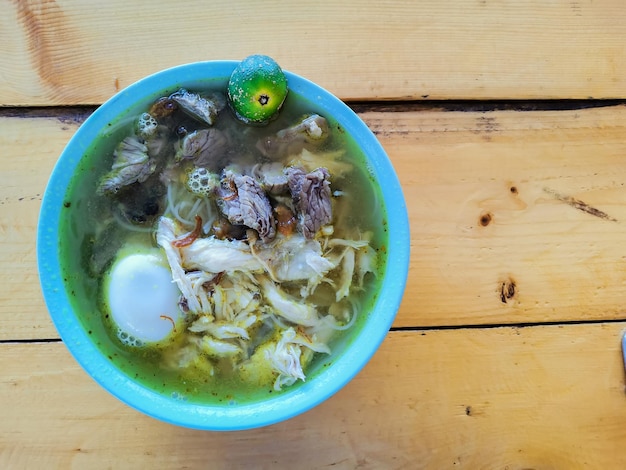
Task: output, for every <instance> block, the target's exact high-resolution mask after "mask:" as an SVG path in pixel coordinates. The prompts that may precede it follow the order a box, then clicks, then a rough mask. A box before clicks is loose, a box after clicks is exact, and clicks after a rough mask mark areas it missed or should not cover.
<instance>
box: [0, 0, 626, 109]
mask: <svg viewBox="0 0 626 470" xmlns="http://www.w3.org/2000/svg"><path fill="white" fill-rule="evenodd" d="M623 6H624V5H623V2H622V1H621V0H596V1H589V0H581V1H570V0H555V1H551V2H540V1H531V2H514V1H489V0H484V1H470V2H468V1H461V0H446V1H439V0H424V1H420V2H389V1H383V2H371V3H363V2H360V1H356V0H351V1H344V2H334V1H329V0H320V1H317V2H315V4H314V5H312V4H311V3H310V2H290V4H289V5H288V6H287V5H285V4H284V2H280V1H277V0H268V1H264V2H256V1H253V0H247V1H232V0H228V1H223V0H222V1H213V2H211V4H210V5H207V4H206V2H202V1H199V0H190V1H188V2H185V4H184V6H181V5H180V4H178V3H172V2H167V1H165V0H157V1H153V2H150V6H146V5H145V4H144V3H142V2H126V1H123V0H111V1H108V2H101V3H99V4H98V6H97V7H94V5H93V3H92V2H84V1H83V2H81V1H76V0H47V1H33V0H0V7H2V11H3V14H2V15H1V16H0V42H1V43H2V45H3V47H2V53H0V105H5V106H9V105H27V106H34V105H71V104H88V103H94V104H99V103H102V102H103V101H105V100H106V99H108V98H109V97H110V96H111V95H113V94H114V93H115V92H116V91H118V90H120V89H121V88H123V87H125V86H127V85H129V84H130V83H132V82H134V81H136V80H137V79H139V78H141V77H143V76H145V75H148V74H151V73H153V72H156V71H158V70H161V69H163V68H167V67H171V66H174V65H178V64H182V63H187V62H194V61H200V60H212V59H234V60H239V59H241V58H243V57H245V56H247V55H249V54H252V53H264V54H268V55H271V56H273V57H274V58H276V59H277V60H278V62H279V63H280V64H282V65H283V67H284V68H285V69H287V70H290V71H293V72H296V73H298V74H300V75H303V76H306V77H307V78H309V79H311V80H313V81H315V82H317V83H319V84H320V85H322V86H324V87H325V88H327V89H329V90H330V91H331V92H333V93H335V94H336V95H338V96H340V97H341V98H343V99H348V100H361V99H365V100H372V99H375V100H381V99H382V100H387V99H402V100H404V99H418V100H419V99H423V98H429V99H456V98H461V99H503V98H504V99H528V98H566V99H571V98H585V99H586V98H590V97H591V98H626V79H625V78H624V77H626V49H625V48H624V45H623V39H624V37H625V35H626V9H624V8H623Z"/></svg>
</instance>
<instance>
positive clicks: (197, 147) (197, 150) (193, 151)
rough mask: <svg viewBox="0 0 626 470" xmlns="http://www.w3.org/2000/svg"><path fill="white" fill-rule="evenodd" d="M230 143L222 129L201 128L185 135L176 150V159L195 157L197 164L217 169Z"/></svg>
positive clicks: (213, 169)
mask: <svg viewBox="0 0 626 470" xmlns="http://www.w3.org/2000/svg"><path fill="white" fill-rule="evenodd" d="M229 145H230V143H229V140H228V137H227V136H226V134H224V133H223V132H222V131H220V130H218V129H214V128H210V129H200V130H197V131H194V132H190V133H189V134H187V135H186V136H185V138H184V139H183V141H182V143H181V146H180V148H179V149H178V152H176V159H177V160H182V159H185V158H189V159H193V160H194V164H195V165H196V166H198V167H203V168H209V169H211V170H212V171H215V170H216V169H217V168H218V167H219V166H220V161H221V159H222V157H223V156H224V155H225V154H226V152H227V151H228V149H229Z"/></svg>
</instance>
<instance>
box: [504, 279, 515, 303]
mask: <svg viewBox="0 0 626 470" xmlns="http://www.w3.org/2000/svg"><path fill="white" fill-rule="evenodd" d="M516 294H517V285H516V284H515V281H514V280H513V279H511V278H510V277H509V278H508V279H505V280H504V281H502V285H501V286H500V300H501V301H502V303H503V304H506V303H508V302H509V300H511V299H513V297H515V295H516Z"/></svg>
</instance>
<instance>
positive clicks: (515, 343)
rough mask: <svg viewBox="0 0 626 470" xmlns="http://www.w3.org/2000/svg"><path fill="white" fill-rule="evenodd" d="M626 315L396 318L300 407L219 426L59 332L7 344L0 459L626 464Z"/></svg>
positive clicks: (272, 464)
mask: <svg viewBox="0 0 626 470" xmlns="http://www.w3.org/2000/svg"><path fill="white" fill-rule="evenodd" d="M625 328H626V322H624V323H613V324H598V325H570V326H549V327H548V326H541V327H530V328H509V327H505V328H494V329H472V330H467V329H461V330H440V331H422V332H415V331H413V332H393V333H391V334H390V335H389V337H388V338H387V339H386V341H385V342H384V343H383V345H382V347H381V349H380V350H379V352H378V353H377V354H376V355H375V356H374V358H373V360H372V361H371V362H370V364H369V365H368V366H367V367H366V368H365V369H364V371H363V372H362V373H361V374H359V375H358V376H357V378H355V379H354V381H352V382H351V383H350V384H348V386H346V387H345V388H344V389H343V390H342V391H340V392H339V393H338V394H337V395H335V396H334V397H332V398H331V399H329V400H328V401H326V402H325V403H323V404H322V405H320V406H319V407H317V408H316V409H313V410H311V411H309V412H307V413H305V414H303V415H300V416H298V417H296V418H294V419H292V420H290V421H287V422H284V423H280V424H277V425H273V426H269V427H266V428H262V429H257V430H251V431H243V432H236V433H221V434H220V433H209V432H202V431H195V430H188V429H183V428H178V427H175V426H172V425H168V424H164V423H161V422H158V421H155V420H153V419H151V418H149V417H147V416H144V415H143V414H140V413H138V412H136V411H134V410H132V409H130V408H128V407H126V406H125V405H123V404H121V403H120V402H118V401H117V400H116V399H115V398H113V397H111V396H110V395H109V394H108V393H106V392H105V391H103V390H102V389H100V388H99V387H98V386H97V385H96V384H95V382H93V381H92V380H91V379H90V378H89V377H88V376H87V375H86V374H85V373H84V372H83V371H82V370H81V369H80V368H79V367H78V366H77V365H76V364H75V362H74V360H73V359H72V358H71V356H70V355H69V353H68V352H67V351H66V349H65V347H64V346H63V344H62V343H52V344H50V343H47V344H1V345H0V350H1V354H0V371H2V373H1V376H0V404H1V405H0V406H1V410H2V416H3V419H2V424H0V467H2V468H42V467H50V468H120V467H134V468H136V467H149V466H155V465H156V466H158V467H167V468H180V467H182V466H185V467H188V468H196V467H198V468H200V467H201V468H207V467H210V468H216V469H219V468H249V467H254V468H299V467H300V466H301V465H304V463H305V462H306V468H327V467H331V466H332V467H333V468H341V469H343V468H356V467H364V468H416V469H419V468H425V469H426V468H467V469H476V468H568V469H578V468H624V466H625V465H626V453H625V452H624V445H625V444H626V427H625V426H624V422H626V406H624V405H625V402H626V396H625V395H624V366H623V362H622V358H621V352H620V347H619V344H620V338H621V333H622V331H623V330H624V329H625Z"/></svg>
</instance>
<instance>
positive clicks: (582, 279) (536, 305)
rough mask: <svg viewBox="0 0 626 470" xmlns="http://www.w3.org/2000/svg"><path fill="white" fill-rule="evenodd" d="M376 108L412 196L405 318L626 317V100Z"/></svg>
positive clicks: (431, 321)
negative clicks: (529, 107) (531, 107)
mask: <svg viewBox="0 0 626 470" xmlns="http://www.w3.org/2000/svg"><path fill="white" fill-rule="evenodd" d="M362 117H363V119H364V120H365V121H366V123H367V124H368V125H369V126H370V128H371V129H372V130H373V131H374V132H375V133H377V134H378V137H379V139H380V141H381V142H382V144H383V146H384V147H385V148H386V150H387V152H388V153H389V155H390V158H391V160H392V162H393V164H394V166H395V168H396V170H397V172H398V175H399V177H400V180H401V183H402V187H403V190H404V193H405V197H406V200H407V204H408V210H409V219H410V223H411V247H412V251H411V267H410V273H409V280H408V288H407V290H406V294H405V297H404V302H403V305H402V308H401V310H400V312H399V314H398V318H397V321H396V325H397V326H398V325H402V326H414V325H445V324H454V325H459V324H469V323H482V324H485V323H494V324H498V323H511V322H513V323H516V322H521V323H524V322H542V321H564V320H584V319H599V318H604V319H608V318H624V311H625V308H624V305H625V304H626V291H625V290H624V285H625V284H626V265H625V264H624V260H625V259H626V246H625V245H624V243H622V240H624V237H625V235H626V225H625V222H626V204H625V203H626V187H625V186H624V181H623V178H622V177H621V175H622V174H625V173H626V160H624V158H623V157H624V155H625V154H626V142H625V141H624V139H623V136H624V132H625V130H626V107H623V106H618V107H611V108H596V109H585V110H574V111H541V112H519V111H496V112H486V113H464V112H446V111H439V112H437V111H432V112H419V111H414V112H406V113H375V112H371V113H364V114H362Z"/></svg>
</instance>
